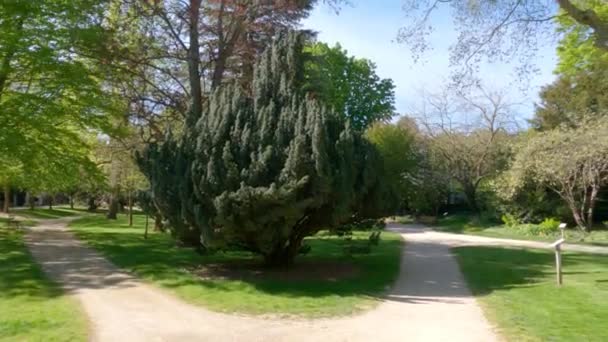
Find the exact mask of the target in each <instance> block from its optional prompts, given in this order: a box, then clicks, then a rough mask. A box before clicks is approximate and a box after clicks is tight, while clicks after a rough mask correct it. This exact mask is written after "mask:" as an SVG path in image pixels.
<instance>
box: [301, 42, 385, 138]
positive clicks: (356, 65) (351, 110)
mask: <svg viewBox="0 0 608 342" xmlns="http://www.w3.org/2000/svg"><path fill="white" fill-rule="evenodd" d="M306 51H307V52H309V53H310V54H312V56H313V58H312V60H311V61H310V62H308V63H307V65H306V74H307V78H308V82H309V83H310V85H309V86H308V87H309V89H310V90H315V91H314V93H315V96H316V97H317V98H318V99H320V100H321V101H323V102H324V103H325V104H326V105H327V106H329V107H330V108H332V109H333V110H335V111H336V112H338V113H343V114H344V116H345V117H347V118H348V119H350V121H351V124H352V125H353V128H354V129H356V130H360V131H362V130H365V129H366V128H367V127H369V126H370V125H371V124H372V123H374V122H376V121H382V122H386V121H388V120H390V119H391V118H392V117H393V116H394V115H395V113H394V111H395V108H394V102H395V93H394V89H395V85H394V84H393V81H392V80H391V79H381V78H380V77H378V75H376V66H375V65H374V63H372V62H371V61H369V60H367V59H360V58H355V57H349V56H348V55H347V53H346V51H345V50H343V49H342V47H341V46H340V45H339V44H337V45H336V46H334V47H333V48H330V47H329V46H328V45H327V44H325V43H318V42H317V43H314V44H311V45H310V46H308V47H307V48H306Z"/></svg>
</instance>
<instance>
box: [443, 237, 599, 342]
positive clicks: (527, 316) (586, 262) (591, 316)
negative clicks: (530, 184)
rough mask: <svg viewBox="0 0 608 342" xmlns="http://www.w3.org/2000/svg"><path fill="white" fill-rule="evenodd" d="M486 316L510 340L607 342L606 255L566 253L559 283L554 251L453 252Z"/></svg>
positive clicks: (464, 249)
mask: <svg viewBox="0 0 608 342" xmlns="http://www.w3.org/2000/svg"><path fill="white" fill-rule="evenodd" d="M453 251H454V253H455V254H456V255H457V257H458V260H459V262H460V265H461V269H462V271H463V273H464V275H465V278H466V279H467V281H468V284H469V286H470V287H471V289H472V291H473V293H474V295H475V296H477V297H478V299H479V301H480V303H481V305H482V306H483V308H484V311H485V313H486V315H487V316H488V318H489V319H490V320H491V321H492V322H493V323H495V324H496V325H497V326H498V328H499V330H500V332H501V333H502V334H503V335H504V337H506V340H507V341H598V342H599V341H608V330H607V329H606V324H608V259H607V258H606V257H605V256H601V255H593V254H576V253H565V254H564V258H563V264H564V268H563V270H564V273H563V277H564V284H563V286H561V287H558V286H557V285H556V281H555V270H554V256H553V253H551V252H550V251H543V250H532V249H508V248H498V247H461V248H456V249H454V250H453Z"/></svg>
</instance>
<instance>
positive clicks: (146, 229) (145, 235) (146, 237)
mask: <svg viewBox="0 0 608 342" xmlns="http://www.w3.org/2000/svg"><path fill="white" fill-rule="evenodd" d="M148 217H149V216H148V214H146V228H144V239H146V240H147V239H148Z"/></svg>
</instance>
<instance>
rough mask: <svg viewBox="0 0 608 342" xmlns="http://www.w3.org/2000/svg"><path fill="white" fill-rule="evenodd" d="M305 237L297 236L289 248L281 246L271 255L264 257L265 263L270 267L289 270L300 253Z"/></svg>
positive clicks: (290, 242) (290, 241)
mask: <svg viewBox="0 0 608 342" xmlns="http://www.w3.org/2000/svg"><path fill="white" fill-rule="evenodd" d="M302 241H304V238H303V237H299V236H295V237H292V238H291V239H290V240H289V244H288V245H287V246H283V245H279V246H277V247H275V249H274V250H273V251H272V252H270V253H269V254H265V255H264V263H265V265H266V266H268V267H279V268H289V267H290V266H291V265H293V262H294V260H295V258H296V256H297V255H298V252H299V251H300V247H301V246H302Z"/></svg>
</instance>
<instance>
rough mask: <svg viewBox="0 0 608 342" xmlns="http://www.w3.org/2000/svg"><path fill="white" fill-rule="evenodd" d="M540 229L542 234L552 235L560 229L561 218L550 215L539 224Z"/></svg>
mask: <svg viewBox="0 0 608 342" xmlns="http://www.w3.org/2000/svg"><path fill="white" fill-rule="evenodd" d="M538 227H539V230H540V233H541V234H542V235H551V234H552V233H555V232H557V230H558V229H559V220H557V219H555V218H553V217H548V218H546V219H544V220H543V222H541V223H540V224H539V225H538Z"/></svg>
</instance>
